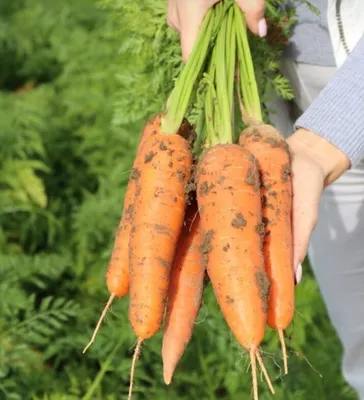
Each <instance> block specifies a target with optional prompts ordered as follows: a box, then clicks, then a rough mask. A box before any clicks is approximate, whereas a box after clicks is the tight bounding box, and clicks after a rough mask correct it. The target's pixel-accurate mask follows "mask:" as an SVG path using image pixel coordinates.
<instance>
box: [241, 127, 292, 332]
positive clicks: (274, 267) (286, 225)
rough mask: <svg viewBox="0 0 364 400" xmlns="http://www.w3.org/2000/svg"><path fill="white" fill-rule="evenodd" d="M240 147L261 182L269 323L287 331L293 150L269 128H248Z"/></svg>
mask: <svg viewBox="0 0 364 400" xmlns="http://www.w3.org/2000/svg"><path fill="white" fill-rule="evenodd" d="M239 143H240V145H241V146H243V147H244V148H245V149H247V150H249V151H250V152H251V153H252V154H253V155H254V156H255V158H256V159H257V163H258V168H259V173H260V179H261V195H262V204H263V223H264V230H265V237H264V243H263V251H264V256H265V264H266V271H267V274H268V277H269V279H270V281H271V287H270V293H269V301H268V315H267V323H268V325H269V326H270V327H271V328H273V329H281V330H284V329H286V328H287V326H288V325H289V324H290V323H291V321H292V318H293V315H294V275H293V266H292V257H293V255H292V228H291V208H292V205H291V204H292V188H291V179H290V178H291V177H290V175H291V169H290V154H289V149H288V145H287V142H286V141H285V139H284V137H283V136H282V135H281V134H280V133H279V132H278V131H277V130H276V129H275V128H274V127H272V126H269V125H258V126H252V127H250V128H247V129H246V130H244V131H243V132H242V134H241V135H240V139H239Z"/></svg>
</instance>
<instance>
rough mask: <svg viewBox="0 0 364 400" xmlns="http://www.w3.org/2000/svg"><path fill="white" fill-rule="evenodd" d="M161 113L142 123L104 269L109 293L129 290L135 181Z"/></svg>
mask: <svg viewBox="0 0 364 400" xmlns="http://www.w3.org/2000/svg"><path fill="white" fill-rule="evenodd" d="M161 118H162V114H156V115H155V116H153V117H152V118H150V119H149V121H147V123H146V124H145V125H144V128H143V131H142V135H141V138H140V142H139V145H138V149H137V154H136V157H135V160H134V164H133V168H132V170H131V173H130V178H129V182H128V186H127V189H126V192H125V198H124V206H123V212H122V216H121V220H120V223H119V226H118V230H117V232H116V235H115V240H114V248H113V251H112V254H111V258H110V262H109V265H108V268H107V271H106V284H107V287H108V290H109V292H110V293H111V294H114V295H115V296H116V297H122V296H125V295H126V294H127V293H128V291H129V236H130V231H131V226H132V220H133V213H134V200H135V195H136V187H137V182H138V180H139V178H140V166H141V163H142V157H141V154H142V149H143V146H144V143H145V140H146V139H147V138H150V137H152V136H153V135H155V134H156V133H157V132H158V129H159V126H160V123H161Z"/></svg>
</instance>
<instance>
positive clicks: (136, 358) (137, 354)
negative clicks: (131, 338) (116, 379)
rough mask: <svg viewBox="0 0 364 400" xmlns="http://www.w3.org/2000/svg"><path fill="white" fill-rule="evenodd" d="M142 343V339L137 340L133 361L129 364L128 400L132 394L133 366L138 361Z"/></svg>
mask: <svg viewBox="0 0 364 400" xmlns="http://www.w3.org/2000/svg"><path fill="white" fill-rule="evenodd" d="M142 342H143V340H142V339H138V343H137V345H136V347H135V350H134V355H133V361H132V363H131V368H130V385H129V395H128V400H131V395H132V393H133V385H134V372H135V364H136V362H137V360H138V357H139V355H140V350H141V345H142Z"/></svg>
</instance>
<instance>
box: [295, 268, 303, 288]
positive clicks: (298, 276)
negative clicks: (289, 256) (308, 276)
mask: <svg viewBox="0 0 364 400" xmlns="http://www.w3.org/2000/svg"><path fill="white" fill-rule="evenodd" d="M295 278H296V285H298V284H299V283H300V282H301V279H302V265H301V264H298V265H297V268H296V277H295Z"/></svg>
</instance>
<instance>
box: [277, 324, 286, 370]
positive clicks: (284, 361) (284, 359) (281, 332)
mask: <svg viewBox="0 0 364 400" xmlns="http://www.w3.org/2000/svg"><path fill="white" fill-rule="evenodd" d="M278 335H279V340H280V342H281V347H282V358H283V365H284V373H285V375H287V374H288V361H287V349H286V343H285V341H284V336H283V330H282V329H278Z"/></svg>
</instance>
